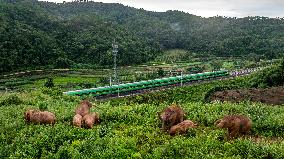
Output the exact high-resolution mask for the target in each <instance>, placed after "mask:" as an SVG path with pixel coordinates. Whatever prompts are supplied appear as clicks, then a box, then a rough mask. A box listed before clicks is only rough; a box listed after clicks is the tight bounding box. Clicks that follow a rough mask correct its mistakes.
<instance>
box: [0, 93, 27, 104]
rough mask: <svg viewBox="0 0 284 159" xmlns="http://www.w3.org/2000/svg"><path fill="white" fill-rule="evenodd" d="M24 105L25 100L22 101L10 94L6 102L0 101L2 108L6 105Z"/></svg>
mask: <svg viewBox="0 0 284 159" xmlns="http://www.w3.org/2000/svg"><path fill="white" fill-rule="evenodd" d="M22 103H23V100H22V99H20V98H19V97H18V96H17V95H16V94H10V95H9V96H8V97H6V98H5V99H4V100H2V101H0V106H4V105H20V104H22Z"/></svg>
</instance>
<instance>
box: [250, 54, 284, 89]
mask: <svg viewBox="0 0 284 159" xmlns="http://www.w3.org/2000/svg"><path fill="white" fill-rule="evenodd" d="M283 61H284V60H283V59H282V60H281V62H280V63H279V64H277V65H273V66H271V67H268V68H266V69H264V70H262V71H261V72H259V73H258V74H256V75H255V76H254V77H253V78H252V79H251V80H250V83H251V86H252V87H272V86H281V85H284V62H283Z"/></svg>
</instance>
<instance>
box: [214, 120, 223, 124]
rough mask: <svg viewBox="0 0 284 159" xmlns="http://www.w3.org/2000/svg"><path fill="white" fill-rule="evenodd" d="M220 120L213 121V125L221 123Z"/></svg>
mask: <svg viewBox="0 0 284 159" xmlns="http://www.w3.org/2000/svg"><path fill="white" fill-rule="evenodd" d="M221 120H222V119H218V120H217V121H215V123H214V125H218V124H219V123H220V122H221Z"/></svg>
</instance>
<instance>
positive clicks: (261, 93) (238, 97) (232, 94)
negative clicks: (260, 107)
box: [210, 86, 284, 105]
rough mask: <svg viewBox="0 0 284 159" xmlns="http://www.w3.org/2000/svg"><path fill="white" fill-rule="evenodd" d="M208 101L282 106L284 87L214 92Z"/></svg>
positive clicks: (283, 102)
mask: <svg viewBox="0 0 284 159" xmlns="http://www.w3.org/2000/svg"><path fill="white" fill-rule="evenodd" d="M210 100H211V101H212V100H220V101H231V102H241V101H244V100H250V101H253V102H261V103H266V104H273V105H281V104H284V86H282V87H272V88H266V89H255V88H253V89H239V90H226V91H218V92H215V93H214V94H213V95H212V96H211V97H210Z"/></svg>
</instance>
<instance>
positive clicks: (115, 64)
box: [112, 39, 119, 84]
mask: <svg viewBox="0 0 284 159" xmlns="http://www.w3.org/2000/svg"><path fill="white" fill-rule="evenodd" d="M117 49H118V45H117V43H116V42H115V39H114V40H113V43H112V54H113V64H114V66H113V71H114V75H113V76H114V84H118V83H119V81H118V76H117V62H116V61H117V52H118V50H117Z"/></svg>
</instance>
